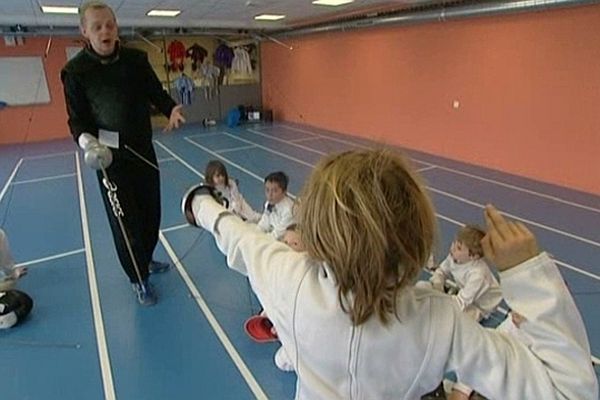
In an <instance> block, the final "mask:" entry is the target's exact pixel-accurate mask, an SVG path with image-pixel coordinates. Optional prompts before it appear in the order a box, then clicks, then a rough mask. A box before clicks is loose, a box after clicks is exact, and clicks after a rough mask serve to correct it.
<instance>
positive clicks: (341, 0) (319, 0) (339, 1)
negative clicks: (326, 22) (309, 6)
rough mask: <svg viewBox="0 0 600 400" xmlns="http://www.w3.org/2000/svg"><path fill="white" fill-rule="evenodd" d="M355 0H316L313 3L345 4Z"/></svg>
mask: <svg viewBox="0 0 600 400" xmlns="http://www.w3.org/2000/svg"><path fill="white" fill-rule="evenodd" d="M353 2H354V0H314V1H313V2H312V3H313V4H316V5H318V6H343V5H344V4H350V3H353Z"/></svg>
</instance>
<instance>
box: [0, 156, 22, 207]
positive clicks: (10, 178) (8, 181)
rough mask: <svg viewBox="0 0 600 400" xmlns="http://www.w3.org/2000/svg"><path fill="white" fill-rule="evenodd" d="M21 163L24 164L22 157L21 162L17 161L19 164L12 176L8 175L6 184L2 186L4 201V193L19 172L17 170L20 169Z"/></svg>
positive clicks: (0, 198)
mask: <svg viewBox="0 0 600 400" xmlns="http://www.w3.org/2000/svg"><path fill="white" fill-rule="evenodd" d="M21 164H23V159H22V158H21V159H20V160H19V162H17V164H16V165H15V167H14V168H13V170H12V172H11V174H10V176H9V177H8V180H7V181H6V183H5V184H4V187H3V188H2V191H1V192H0V202H2V199H3V198H4V195H5V194H6V191H7V190H8V187H9V186H10V184H11V182H12V180H13V179H15V175H16V174H17V171H18V170H19V167H20V166H21Z"/></svg>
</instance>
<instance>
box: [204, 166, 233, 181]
mask: <svg viewBox="0 0 600 400" xmlns="http://www.w3.org/2000/svg"><path fill="white" fill-rule="evenodd" d="M215 175H223V176H224V177H225V186H229V175H227V169H226V168H225V165H224V164H223V163H222V162H221V161H219V160H210V161H209V162H208V164H206V170H205V171H204V179H205V181H206V183H207V184H209V185H214V183H213V182H214V178H215Z"/></svg>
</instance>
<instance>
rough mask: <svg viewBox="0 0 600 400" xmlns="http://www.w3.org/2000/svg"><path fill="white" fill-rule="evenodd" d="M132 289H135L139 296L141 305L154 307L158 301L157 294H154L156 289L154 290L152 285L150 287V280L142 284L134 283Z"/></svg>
mask: <svg viewBox="0 0 600 400" xmlns="http://www.w3.org/2000/svg"><path fill="white" fill-rule="evenodd" d="M131 287H132V288H133V290H134V292H135V294H136V296H137V299H138V302H139V303H140V304H141V305H143V306H153V305H155V304H156V302H157V301H158V298H157V297H156V293H155V292H154V289H153V288H152V285H150V283H149V282H148V280H145V281H144V282H143V283H142V284H139V283H132V284H131Z"/></svg>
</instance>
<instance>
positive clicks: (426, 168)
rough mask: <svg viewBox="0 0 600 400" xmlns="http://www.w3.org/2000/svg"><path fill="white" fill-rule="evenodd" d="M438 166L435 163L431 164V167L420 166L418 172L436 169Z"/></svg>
mask: <svg viewBox="0 0 600 400" xmlns="http://www.w3.org/2000/svg"><path fill="white" fill-rule="evenodd" d="M436 168H437V167H436V166H435V165H430V166H429V167H425V168H419V169H418V170H417V172H425V171H429V170H432V169H436Z"/></svg>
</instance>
